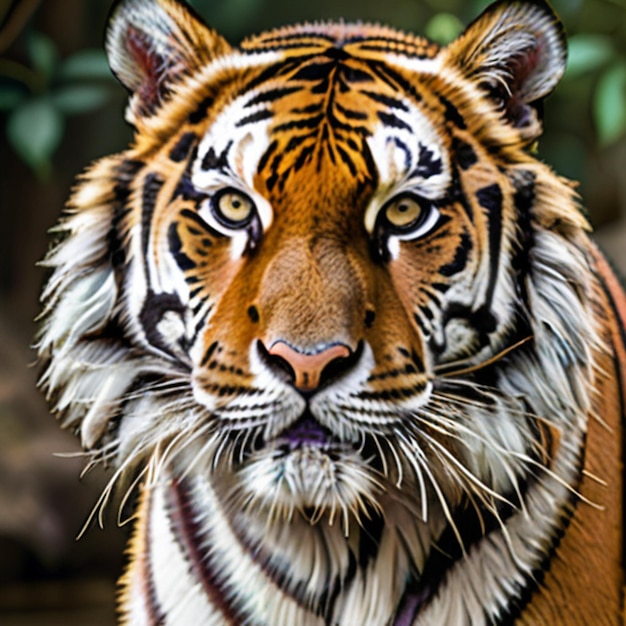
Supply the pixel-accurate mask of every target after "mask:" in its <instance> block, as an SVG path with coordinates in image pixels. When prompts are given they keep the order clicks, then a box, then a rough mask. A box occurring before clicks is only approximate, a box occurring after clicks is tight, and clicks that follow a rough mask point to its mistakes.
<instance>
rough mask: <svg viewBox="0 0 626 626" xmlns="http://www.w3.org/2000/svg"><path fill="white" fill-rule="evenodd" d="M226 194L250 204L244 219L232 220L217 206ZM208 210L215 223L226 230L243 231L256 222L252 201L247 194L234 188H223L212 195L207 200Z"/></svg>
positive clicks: (254, 205)
mask: <svg viewBox="0 0 626 626" xmlns="http://www.w3.org/2000/svg"><path fill="white" fill-rule="evenodd" d="M228 194H232V195H236V196H239V197H241V198H242V199H243V201H244V202H248V203H249V204H250V212H249V213H248V215H246V217H245V219H242V220H232V219H230V218H229V217H227V216H226V215H224V213H223V212H222V210H221V209H220V206H219V204H220V200H221V199H222V198H224V196H226V195H228ZM209 208H210V210H211V215H212V216H213V218H215V220H216V221H217V223H218V224H219V225H220V226H223V227H224V228H226V229H228V230H243V229H245V228H248V227H249V226H250V224H251V223H252V222H253V221H254V220H255V219H256V220H257V221H258V211H257V207H256V204H255V202H254V200H252V198H251V197H250V196H249V195H248V194H247V193H245V192H243V191H241V190H240V189H237V188H236V187H224V188H223V189H220V190H219V191H218V192H216V193H215V194H213V196H211V198H210V200H209Z"/></svg>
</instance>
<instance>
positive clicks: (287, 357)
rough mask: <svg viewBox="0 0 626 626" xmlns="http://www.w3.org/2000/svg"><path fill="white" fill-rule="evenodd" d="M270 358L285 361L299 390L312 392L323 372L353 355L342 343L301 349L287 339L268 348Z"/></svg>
mask: <svg viewBox="0 0 626 626" xmlns="http://www.w3.org/2000/svg"><path fill="white" fill-rule="evenodd" d="M267 352H268V354H269V356H270V360H274V361H276V360H278V361H283V362H284V363H286V364H287V365H288V366H289V369H291V372H292V373H293V385H294V387H296V389H298V390H299V391H304V392H310V391H314V390H315V389H317V388H318V387H319V385H320V382H321V379H322V372H324V370H325V369H326V368H327V367H328V366H329V365H331V364H334V365H335V366H337V367H338V368H340V367H341V364H342V363H347V359H348V358H349V357H350V356H351V355H352V350H350V348H349V347H348V346H346V345H345V344H342V343H334V344H332V345H330V346H327V347H324V348H322V349H321V350H318V351H317V352H313V353H309V352H303V351H300V350H298V349H296V348H294V347H293V346H290V345H289V344H288V343H287V342H285V341H280V340H278V341H275V342H274V343H273V344H272V345H271V347H270V348H269V349H268V350H267Z"/></svg>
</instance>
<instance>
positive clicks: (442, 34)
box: [424, 13, 463, 45]
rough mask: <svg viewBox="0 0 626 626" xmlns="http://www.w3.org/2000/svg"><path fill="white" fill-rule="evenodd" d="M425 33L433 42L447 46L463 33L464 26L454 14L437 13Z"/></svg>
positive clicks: (427, 25) (429, 22)
mask: <svg viewBox="0 0 626 626" xmlns="http://www.w3.org/2000/svg"><path fill="white" fill-rule="evenodd" d="M424 32H425V33H426V37H428V38H429V39H431V40H432V41H435V42H436V43H439V44H442V45H445V44H448V43H450V42H451V41H453V40H454V39H456V38H457V37H458V36H459V35H460V34H461V33H462V32H463V24H462V23H461V22H460V20H459V18H458V17H456V15H452V13H437V15H434V16H433V17H432V18H431V19H430V20H429V21H428V23H427V24H426V27H425V29H424Z"/></svg>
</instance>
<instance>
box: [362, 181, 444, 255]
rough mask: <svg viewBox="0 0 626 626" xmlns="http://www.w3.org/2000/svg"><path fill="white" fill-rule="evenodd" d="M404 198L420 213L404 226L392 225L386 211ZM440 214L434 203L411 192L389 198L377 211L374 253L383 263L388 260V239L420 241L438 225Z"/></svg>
mask: <svg viewBox="0 0 626 626" xmlns="http://www.w3.org/2000/svg"><path fill="white" fill-rule="evenodd" d="M404 198H410V199H411V200H413V201H414V202H416V203H417V204H418V205H419V206H420V207H421V208H422V211H421V213H420V214H419V216H418V217H417V218H416V219H414V220H413V221H411V222H409V223H408V224H406V225H405V226H397V225H396V224H392V223H391V222H390V221H389V219H388V218H387V210H388V209H389V208H390V207H391V206H393V205H394V204H396V203H397V202H400V201H401V200H403V199H404ZM439 218H440V213H439V209H438V208H437V205H436V203H435V202H434V201H433V200H429V199H428V198H423V197H422V196H419V195H417V194H416V193H414V192H412V191H403V192H402V193H399V194H398V195H396V196H393V198H390V199H389V200H388V201H387V202H385V204H383V205H382V207H381V208H380V209H379V211H378V214H377V216H376V222H375V224H374V233H373V235H374V244H375V248H374V249H375V253H376V255H377V256H378V257H379V258H380V259H382V260H383V261H388V260H389V258H390V253H389V247H388V241H389V238H390V237H394V236H395V237H398V238H399V239H401V240H404V241H412V240H414V239H420V238H422V237H425V236H426V235H427V234H429V233H430V232H432V231H433V230H434V229H435V228H436V227H437V224H438V223H439Z"/></svg>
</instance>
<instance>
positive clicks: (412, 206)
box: [385, 196, 423, 228]
mask: <svg viewBox="0 0 626 626" xmlns="http://www.w3.org/2000/svg"><path fill="white" fill-rule="evenodd" d="M422 211H423V208H422V206H421V205H420V204H419V202H418V201H417V200H416V199H415V198H412V197H411V196H402V197H401V198H397V199H396V200H392V202H391V203H390V204H389V205H388V206H387V208H386V209H385V218H386V219H387V222H388V223H389V224H390V225H391V226H394V227H396V228H405V227H406V226H409V225H410V224H414V223H415V222H416V221H417V220H418V219H419V218H420V216H421V214H422Z"/></svg>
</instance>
